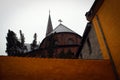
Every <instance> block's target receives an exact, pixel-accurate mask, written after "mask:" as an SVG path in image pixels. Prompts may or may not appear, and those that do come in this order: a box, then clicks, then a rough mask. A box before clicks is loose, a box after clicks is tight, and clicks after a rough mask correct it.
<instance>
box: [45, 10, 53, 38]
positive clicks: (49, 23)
mask: <svg viewBox="0 0 120 80" xmlns="http://www.w3.org/2000/svg"><path fill="white" fill-rule="evenodd" d="M52 31H53V26H52V21H51V16H50V10H49V18H48V24H47V30H46V36H47V35H48V34H49V33H50V32H52Z"/></svg>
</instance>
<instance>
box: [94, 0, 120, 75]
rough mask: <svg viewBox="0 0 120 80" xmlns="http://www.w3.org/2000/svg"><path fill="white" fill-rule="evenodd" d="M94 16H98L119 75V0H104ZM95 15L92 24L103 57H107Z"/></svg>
mask: <svg viewBox="0 0 120 80" xmlns="http://www.w3.org/2000/svg"><path fill="white" fill-rule="evenodd" d="M96 16H98V18H99V21H100V25H101V28H102V30H103V33H104V36H105V39H106V42H107V44H108V47H109V49H110V53H111V55H112V58H113V60H114V63H115V66H116V68H117V71H118V73H119V75H120V0H104V2H103V4H102V6H101V8H100V9H99V10H98V12H97V14H96ZM96 16H95V17H94V19H93V24H94V27H95V29H96V32H97V35H98V40H99V43H100V45H101V50H102V52H103V55H104V57H105V58H108V55H107V54H106V53H107V49H106V48H105V44H104V41H103V39H102V36H103V35H101V32H100V30H99V28H98V27H99V25H98V22H97V19H96Z"/></svg>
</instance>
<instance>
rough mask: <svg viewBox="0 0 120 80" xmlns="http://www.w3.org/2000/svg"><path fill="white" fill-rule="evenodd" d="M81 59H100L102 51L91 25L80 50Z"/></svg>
mask: <svg viewBox="0 0 120 80" xmlns="http://www.w3.org/2000/svg"><path fill="white" fill-rule="evenodd" d="M81 54H82V57H83V59H102V58H103V57H102V53H101V50H100V46H99V43H98V40H97V37H96V33H95V31H94V28H93V27H91V29H90V31H89V33H88V35H87V37H86V39H85V43H84V44H83V48H82V50H81Z"/></svg>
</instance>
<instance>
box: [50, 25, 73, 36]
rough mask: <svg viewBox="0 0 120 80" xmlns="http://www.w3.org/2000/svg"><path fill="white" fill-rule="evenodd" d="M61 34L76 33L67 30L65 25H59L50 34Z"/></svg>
mask: <svg viewBox="0 0 120 80" xmlns="http://www.w3.org/2000/svg"><path fill="white" fill-rule="evenodd" d="M60 32H70V33H75V32H74V31H72V30H71V29H69V28H67V27H66V26H64V25H63V24H59V25H58V26H57V27H56V28H55V29H54V30H53V31H52V32H51V33H50V34H52V33H60ZM50 34H49V35H50Z"/></svg>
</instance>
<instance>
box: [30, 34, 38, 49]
mask: <svg viewBox="0 0 120 80" xmlns="http://www.w3.org/2000/svg"><path fill="white" fill-rule="evenodd" d="M33 38H34V40H33V42H32V44H31V50H35V49H36V48H37V34H36V33H35V34H34V36H33Z"/></svg>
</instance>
